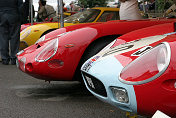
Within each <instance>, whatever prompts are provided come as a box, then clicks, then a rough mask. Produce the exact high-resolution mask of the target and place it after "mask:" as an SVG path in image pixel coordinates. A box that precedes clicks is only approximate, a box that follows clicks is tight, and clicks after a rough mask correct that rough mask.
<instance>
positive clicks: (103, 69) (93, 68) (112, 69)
mask: <svg viewBox="0 0 176 118" xmlns="http://www.w3.org/2000/svg"><path fill="white" fill-rule="evenodd" d="M87 62H88V61H87ZM84 66H86V63H85V64H84V65H83V66H82V69H83V68H84ZM89 66H90V67H89V69H88V70H87V71H84V70H82V75H83V78H84V82H85V85H86V87H87V89H88V90H89V91H90V92H91V93H92V94H93V95H94V96H96V97H97V98H98V99H100V100H102V101H104V102H108V103H110V104H111V105H114V106H116V107H118V108H120V109H123V110H126V111H130V112H137V103H136V96H135V92H134V88H133V86H132V85H126V84H123V83H121V82H120V81H119V79H118V77H119V74H120V72H121V70H122V69H123V66H122V64H121V63H120V62H119V61H118V60H117V59H116V58H115V57H114V56H107V57H104V58H103V59H99V60H97V61H95V62H93V63H91V64H90V65H89ZM112 87H115V88H124V89H125V90H126V91H127V94H128V97H129V102H128V103H121V102H119V101H117V99H116V98H115V97H114V94H113V92H112V89H111V88H112ZM129 93H130V94H129Z"/></svg>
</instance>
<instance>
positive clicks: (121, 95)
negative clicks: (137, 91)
mask: <svg viewBox="0 0 176 118" xmlns="http://www.w3.org/2000/svg"><path fill="white" fill-rule="evenodd" d="M111 91H112V93H113V96H114V98H115V99H116V100H117V101H119V102H121V103H128V102H129V98H128V93H127V91H126V90H125V89H124V88H117V87H111Z"/></svg>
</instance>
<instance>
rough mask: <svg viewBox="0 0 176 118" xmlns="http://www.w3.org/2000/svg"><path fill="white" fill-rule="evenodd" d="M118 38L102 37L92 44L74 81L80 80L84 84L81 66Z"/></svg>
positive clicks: (85, 53) (78, 68)
mask: <svg viewBox="0 0 176 118" xmlns="http://www.w3.org/2000/svg"><path fill="white" fill-rule="evenodd" d="M117 37H118V35H113V36H107V37H101V38H99V39H97V40H95V41H94V42H92V43H91V44H90V45H89V46H88V48H87V49H86V50H85V52H84V54H83V56H82V58H81V60H80V62H79V64H78V66H77V69H76V71H75V75H74V80H78V81H80V82H81V83H82V82H83V79H82V76H81V70H80V69H81V66H82V65H83V63H84V62H85V61H86V60H88V59H89V58H90V57H92V56H94V55H95V54H97V53H98V52H99V51H101V50H102V49H103V48H104V47H105V46H106V45H108V44H109V43H111V42H112V41H113V40H115V39H116V38H117Z"/></svg>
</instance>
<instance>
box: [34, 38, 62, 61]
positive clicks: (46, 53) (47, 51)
mask: <svg viewBox="0 0 176 118" xmlns="http://www.w3.org/2000/svg"><path fill="white" fill-rule="evenodd" d="M58 42H59V40H58V38H56V39H53V40H51V41H50V43H49V44H48V45H47V46H46V47H45V48H44V49H43V50H42V51H41V52H40V53H39V54H38V55H37V56H36V58H35V61H37V62H45V61H47V60H49V59H51V58H52V57H53V56H54V55H55V54H56V52H57V49H58Z"/></svg>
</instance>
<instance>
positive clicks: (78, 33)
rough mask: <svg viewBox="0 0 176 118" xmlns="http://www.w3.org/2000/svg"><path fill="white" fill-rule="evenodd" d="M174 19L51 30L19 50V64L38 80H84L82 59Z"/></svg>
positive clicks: (121, 22) (122, 22)
mask: <svg viewBox="0 0 176 118" xmlns="http://www.w3.org/2000/svg"><path fill="white" fill-rule="evenodd" d="M174 21H175V19H160V20H158V19H153V20H139V21H109V22H106V23H100V24H94V25H89V26H86V27H83V28H80V27H79V26H80V25H75V26H69V27H65V28H61V29H58V30H56V31H54V32H52V35H50V33H49V34H47V35H45V36H44V37H42V38H41V39H40V40H42V42H38V43H36V44H35V45H32V46H30V47H28V48H26V49H24V50H22V51H21V52H19V53H18V54H17V58H18V61H17V63H18V67H19V68H20V69H21V70H22V71H23V72H25V73H27V74H29V75H31V76H34V77H36V78H38V79H44V80H48V81H54V80H55V81H59V80H65V81H66V80H67V81H68V80H69V81H70V80H81V79H82V77H81V74H80V67H81V65H82V64H83V62H84V61H86V60H87V59H88V58H90V57H91V56H93V55H95V54H96V53H97V52H99V51H100V50H101V49H102V48H103V47H104V46H106V45H107V44H109V43H110V42H111V41H113V40H114V39H116V38H117V37H118V36H120V35H123V34H125V33H128V32H130V31H133V30H136V29H140V28H143V27H148V26H152V25H156V24H162V23H167V22H174ZM73 27H74V28H73ZM76 27H79V28H80V29H76ZM73 29H76V30H73ZM53 34H54V36H53ZM48 36H49V37H48ZM50 36H51V37H50ZM46 37H47V39H46ZM43 40H44V41H43ZM122 43H123V42H122Z"/></svg>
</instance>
